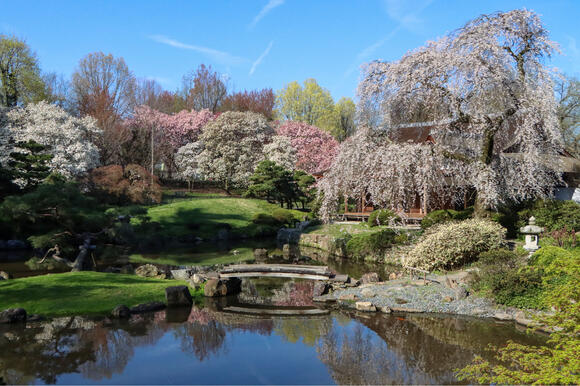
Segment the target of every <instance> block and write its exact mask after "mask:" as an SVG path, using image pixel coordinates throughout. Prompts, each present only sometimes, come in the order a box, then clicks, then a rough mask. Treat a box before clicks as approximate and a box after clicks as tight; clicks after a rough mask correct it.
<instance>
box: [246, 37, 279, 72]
mask: <svg viewBox="0 0 580 386" xmlns="http://www.w3.org/2000/svg"><path fill="white" fill-rule="evenodd" d="M272 45H274V41H271V42H270V44H268V47H266V49H265V50H264V52H262V55H260V56H259V57H258V59H256V61H255V62H254V63H252V68H250V74H249V75H252V74H253V73H254V71H256V67H258V65H259V64H260V63H262V60H264V58H265V57H266V56H267V55H268V54H269V53H270V49H272Z"/></svg>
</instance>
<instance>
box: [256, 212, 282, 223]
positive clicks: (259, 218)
mask: <svg viewBox="0 0 580 386" xmlns="http://www.w3.org/2000/svg"><path fill="white" fill-rule="evenodd" d="M252 222H253V223H254V224H258V225H280V222H279V221H278V220H277V219H275V218H274V216H272V215H270V214H267V213H256V214H255V215H254V216H253V217H252Z"/></svg>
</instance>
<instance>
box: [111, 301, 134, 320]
mask: <svg viewBox="0 0 580 386" xmlns="http://www.w3.org/2000/svg"><path fill="white" fill-rule="evenodd" d="M111 316H112V317H113V318H116V319H128V318H129V317H131V310H130V309H129V307H127V306H126V305H123V304H121V305H118V306H117V307H115V308H113V311H111Z"/></svg>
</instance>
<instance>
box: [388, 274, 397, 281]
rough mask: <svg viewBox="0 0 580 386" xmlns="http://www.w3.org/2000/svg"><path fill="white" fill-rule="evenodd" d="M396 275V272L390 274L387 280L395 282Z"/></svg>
mask: <svg viewBox="0 0 580 386" xmlns="http://www.w3.org/2000/svg"><path fill="white" fill-rule="evenodd" d="M397 279H398V277H397V273H396V272H391V274H390V275H389V280H397Z"/></svg>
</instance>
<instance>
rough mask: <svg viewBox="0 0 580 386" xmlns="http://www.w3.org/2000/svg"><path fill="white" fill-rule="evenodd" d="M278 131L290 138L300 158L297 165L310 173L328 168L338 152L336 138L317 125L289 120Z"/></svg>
mask: <svg viewBox="0 0 580 386" xmlns="http://www.w3.org/2000/svg"><path fill="white" fill-rule="evenodd" d="M276 132H277V134H278V135H283V136H286V137H288V138H290V142H291V143H292V147H294V149H296V156H297V158H298V161H297V163H296V167H297V168H298V169H302V170H304V171H306V172H308V173H316V172H321V171H324V170H327V169H328V168H330V165H331V164H332V161H333V160H334V158H335V157H336V155H337V153H338V147H339V145H338V142H337V141H336V139H334V137H333V136H332V135H330V134H328V133H327V132H325V131H323V130H321V129H319V128H318V127H316V126H311V125H308V124H306V123H303V122H293V121H288V122H285V123H283V124H281V125H280V126H278V128H277V129H276Z"/></svg>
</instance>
